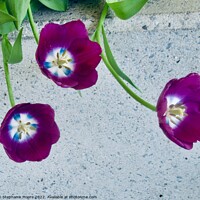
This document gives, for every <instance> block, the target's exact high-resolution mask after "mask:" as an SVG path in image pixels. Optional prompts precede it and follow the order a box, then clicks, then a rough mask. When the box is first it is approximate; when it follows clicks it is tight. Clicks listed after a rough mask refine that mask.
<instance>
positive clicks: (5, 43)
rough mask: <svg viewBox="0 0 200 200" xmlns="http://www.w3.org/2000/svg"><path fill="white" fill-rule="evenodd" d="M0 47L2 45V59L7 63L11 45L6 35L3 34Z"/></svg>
mask: <svg viewBox="0 0 200 200" xmlns="http://www.w3.org/2000/svg"><path fill="white" fill-rule="evenodd" d="M1 47H2V53H3V61H4V62H6V63H7V62H8V60H9V57H10V53H11V50H12V45H11V43H10V42H9V40H8V38H7V35H3V39H2V42H1Z"/></svg>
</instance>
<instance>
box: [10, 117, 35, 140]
mask: <svg viewBox="0 0 200 200" xmlns="http://www.w3.org/2000/svg"><path fill="white" fill-rule="evenodd" d="M8 127H9V133H10V136H11V138H13V140H15V141H17V142H23V141H24V140H27V139H28V138H30V137H32V136H33V135H34V134H36V131H37V127H38V122H37V121H36V120H35V119H34V118H33V117H32V116H31V115H29V114H24V113H20V114H15V115H14V116H13V117H12V119H11V120H10V123H9V126H8Z"/></svg>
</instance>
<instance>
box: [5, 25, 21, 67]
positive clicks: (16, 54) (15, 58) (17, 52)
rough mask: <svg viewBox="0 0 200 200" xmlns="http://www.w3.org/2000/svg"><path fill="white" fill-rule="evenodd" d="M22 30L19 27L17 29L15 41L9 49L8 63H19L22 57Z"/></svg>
mask: <svg viewBox="0 0 200 200" xmlns="http://www.w3.org/2000/svg"><path fill="white" fill-rule="evenodd" d="M22 31H23V29H21V30H20V31H19V33H18V36H17V38H16V40H15V43H14V45H13V47H12V49H11V53H10V57H9V60H8V63H10V64H15V63H19V62H21V61H22V59H23V55H22Z"/></svg>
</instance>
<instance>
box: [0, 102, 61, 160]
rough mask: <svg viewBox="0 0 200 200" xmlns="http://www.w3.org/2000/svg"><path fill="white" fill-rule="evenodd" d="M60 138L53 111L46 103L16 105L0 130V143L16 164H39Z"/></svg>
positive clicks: (7, 115)
mask: <svg viewBox="0 0 200 200" xmlns="http://www.w3.org/2000/svg"><path fill="white" fill-rule="evenodd" d="M59 137H60V132H59V129H58V126H57V124H56V123H55V121H54V110H53V109H52V108H51V107H50V106H49V105H47V104H38V103H37V104H30V103H23V104H18V105H16V106H14V107H13V108H11V109H10V110H9V111H8V113H7V114H6V116H5V118H4V120H3V122H2V124H1V128H0V143H2V144H3V147H4V149H5V151H6V153H7V155H8V156H9V157H10V159H12V160H14V161H16V162H24V161H41V160H43V159H45V158H46V157H47V156H48V155H49V153H50V150H51V146H52V144H54V143H56V142H57V141H58V139H59Z"/></svg>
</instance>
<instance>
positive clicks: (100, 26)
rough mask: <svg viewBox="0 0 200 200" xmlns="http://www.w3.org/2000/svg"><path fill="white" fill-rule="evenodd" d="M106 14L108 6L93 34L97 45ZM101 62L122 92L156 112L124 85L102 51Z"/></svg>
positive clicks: (152, 106)
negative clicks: (122, 89) (121, 88)
mask: <svg viewBox="0 0 200 200" xmlns="http://www.w3.org/2000/svg"><path fill="white" fill-rule="evenodd" d="M107 12H108V5H107V4H105V6H104V9H103V11H102V14H101V17H100V20H99V23H98V26H97V30H96V33H95V39H96V40H97V42H98V43H99V44H101V36H100V33H101V32H102V27H103V24H104V21H105V17H106V14H107ZM101 57H102V60H103V62H104V63H105V65H106V67H107V68H108V70H109V71H110V72H111V74H112V75H113V76H114V78H115V79H116V80H117V82H118V83H119V84H120V85H121V86H122V87H123V88H124V90H125V91H126V92H127V93H128V94H129V95H130V96H131V97H132V98H133V99H135V100H136V101H137V102H139V103H140V104H142V105H143V106H145V107H147V108H149V109H150V110H152V111H156V107H155V106H154V105H152V104H150V103H149V102H147V101H145V100H144V99H142V98H141V97H139V96H138V95H136V94H135V93H134V92H133V91H132V90H131V89H130V88H129V87H128V86H127V85H126V84H125V83H124V81H123V80H122V79H121V77H120V76H119V75H118V74H117V73H116V71H115V70H114V69H113V67H112V66H111V64H110V62H109V61H108V59H107V57H106V55H105V53H104V51H103V50H102V54H101Z"/></svg>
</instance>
